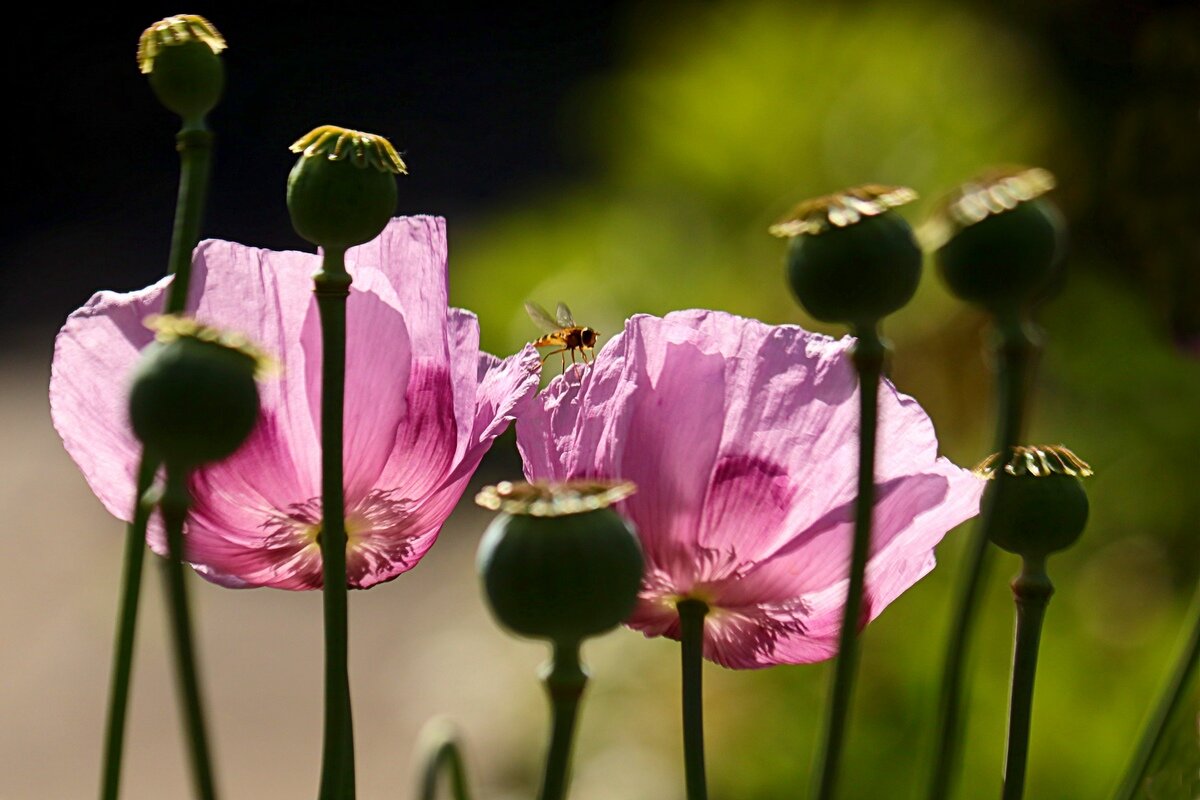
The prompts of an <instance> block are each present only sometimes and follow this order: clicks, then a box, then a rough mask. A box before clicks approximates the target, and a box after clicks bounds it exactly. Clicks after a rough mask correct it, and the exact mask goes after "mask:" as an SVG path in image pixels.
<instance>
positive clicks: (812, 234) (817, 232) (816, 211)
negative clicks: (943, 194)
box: [771, 186, 921, 325]
mask: <svg viewBox="0 0 1200 800" xmlns="http://www.w3.org/2000/svg"><path fill="white" fill-rule="evenodd" d="M916 196H917V194H916V192H914V191H913V190H912V189H907V188H904V187H893V186H860V187H857V188H854V189H847V190H846V191H844V192H839V193H837V194H831V195H828V196H826V197H818V198H816V199H813V200H806V201H804V202H803V203H801V204H800V205H798V206H796V207H795V208H794V209H792V211H791V212H790V213H789V214H788V215H787V216H786V217H784V218H783V219H782V220H780V221H779V222H777V223H776V224H775V225H772V226H771V233H772V234H774V235H776V236H780V237H784V238H789V239H791V243H790V244H789V246H788V253H787V275H788V283H789V284H790V285H791V287H792V292H794V293H795V295H796V299H798V300H799V301H800V304H801V305H802V306H804V309H805V310H806V311H808V313H810V314H812V315H813V316H814V317H816V318H817V319H819V320H821V321H823V322H844V323H847V324H851V325H857V324H873V323H875V322H878V321H879V320H880V319H882V318H883V317H886V316H887V315H888V314H891V313H892V312H893V311H896V310H898V309H900V308H902V307H903V306H904V304H905V303H907V302H908V301H909V300H911V299H912V296H913V293H914V292H916V290H917V284H918V283H919V282H920V280H921V250H920V248H919V247H917V242H916V239H915V238H914V237H913V232H912V228H910V227H909V225H908V223H907V222H906V221H905V220H904V218H903V217H900V216H899V215H897V214H893V213H891V212H890V209H892V208H895V207H896V206H899V205H903V204H904V203H908V202H910V201H912V200H914V199H915V198H916Z"/></svg>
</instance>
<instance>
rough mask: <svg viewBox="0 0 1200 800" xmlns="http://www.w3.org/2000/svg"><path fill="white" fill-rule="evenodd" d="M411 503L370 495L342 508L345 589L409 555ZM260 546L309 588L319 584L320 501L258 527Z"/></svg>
mask: <svg viewBox="0 0 1200 800" xmlns="http://www.w3.org/2000/svg"><path fill="white" fill-rule="evenodd" d="M411 516H412V501H411V500H409V499H407V498H402V497H397V496H396V493H395V490H390V491H385V490H381V489H376V490H373V491H372V492H370V493H369V494H367V495H366V496H364V497H363V498H361V499H360V500H358V501H356V502H354V503H352V504H351V505H349V506H348V507H347V508H346V517H345V520H346V522H345V524H346V572H347V577H348V578H349V580H350V582H351V585H357V583H358V579H359V578H361V577H362V576H363V575H365V574H367V573H370V572H371V571H372V570H374V569H377V568H378V567H379V566H380V565H381V564H383V563H384V562H387V563H393V562H394V561H395V560H398V559H400V558H403V557H404V555H405V554H406V553H407V552H408V550H409V541H408V538H409V537H408V528H409V525H408V523H409V521H410V518H411ZM259 527H260V528H261V529H262V530H263V531H264V532H265V533H266V536H265V538H264V540H263V546H264V547H265V548H266V549H268V550H271V551H272V552H274V553H276V554H277V555H276V559H277V560H278V561H280V562H290V563H291V565H292V566H293V568H294V570H295V571H296V572H297V573H302V574H303V575H304V577H305V579H306V580H307V581H308V582H309V583H310V584H311V585H313V586H319V585H320V580H321V559H320V547H321V498H320V497H310V498H309V499H307V500H304V501H302V502H299V503H293V504H291V505H289V506H288V507H287V508H285V509H281V510H277V511H275V512H273V513H271V514H270V515H269V516H268V517H267V519H266V521H264V522H263V523H262V524H261V525H260V526H259Z"/></svg>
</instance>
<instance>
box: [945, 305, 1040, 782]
mask: <svg viewBox="0 0 1200 800" xmlns="http://www.w3.org/2000/svg"><path fill="white" fill-rule="evenodd" d="M1038 339H1039V336H1038V332H1037V330H1036V329H1035V328H1034V327H1033V326H1032V324H1031V323H1029V322H1028V321H1027V320H1025V319H1023V318H1021V317H1020V316H1018V315H1007V316H1004V317H1002V318H1000V319H998V320H997V321H996V333H995V339H994V344H993V352H994V354H995V370H996V395H997V403H996V449H995V452H996V453H1000V454H1002V455H1001V457H1002V458H1004V457H1005V456H1004V455H1003V454H1006V453H1009V452H1010V451H1011V450H1012V449H1013V448H1014V447H1016V446H1017V445H1018V444H1020V442H1021V437H1022V435H1023V430H1024V424H1025V405H1026V403H1027V402H1028V398H1029V388H1030V381H1031V377H1032V371H1033V370H1032V367H1033V361H1034V359H1035V358H1036V356H1037V353H1038V350H1039V344H1038ZM1004 479H1006V476H1005V475H1004V473H1003V470H1001V471H1000V472H999V473H998V474H997V477H996V480H1004ZM992 496H993V495H991V494H989V495H988V497H989V498H990V497H992ZM992 518H993V515H992V511H991V503H990V502H985V503H984V504H983V507H982V508H980V518H979V522H978V524H976V525H975V527H974V529H973V530H972V532H971V536H970V538H969V539H968V541H967V551H966V555H965V561H966V563H965V565H964V568H963V573H962V578H961V582H960V583H959V587H958V592H957V602H955V603H954V605H953V608H954V617H953V619H952V620H951V623H950V637H949V639H948V640H947V644H946V654H945V657H944V660H943V665H942V681H941V690H940V691H941V693H940V696H939V698H938V717H937V727H936V731H937V732H936V741H935V750H934V762H933V771H932V774H931V777H930V782H929V794H928V797H929V800H945V798H947V797H950V794H951V792H950V789H951V784H952V782H953V777H954V774H955V771H956V769H957V767H958V753H959V747H960V745H961V744H962V740H963V738H964V736H963V720H962V706H963V701H964V690H963V673H964V672H965V667H966V657H967V650H968V646H969V644H970V641H971V633H972V631H973V629H974V626H975V618H976V617H977V615H978V613H979V601H980V595H981V592H982V589H983V584H984V581H985V579H986V576H987V574H988V572H989V567H990V564H991V552H992V551H991V545H990V539H989V532H990V526H991V525H992Z"/></svg>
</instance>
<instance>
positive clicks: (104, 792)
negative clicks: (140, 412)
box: [100, 453, 156, 800]
mask: <svg viewBox="0 0 1200 800" xmlns="http://www.w3.org/2000/svg"><path fill="white" fill-rule="evenodd" d="M155 464H156V462H155V461H154V460H153V459H151V458H147V457H146V454H145V453H143V454H142V459H141V461H140V463H139V465H138V472H137V484H136V488H135V489H134V498H135V499H134V506H133V521H132V522H130V523H129V524H128V525H127V526H126V527H125V566H124V568H123V572H122V574H121V600H120V609H119V610H118V612H117V632H116V636H115V637H114V639H113V660H112V682H111V684H110V686H109V692H108V724H107V726H106V728H105V730H106V733H105V738H104V763H103V768H102V769H103V773H102V776H101V779H100V797H101V800H116V798H117V795H118V794H119V793H120V786H121V761H122V757H123V755H124V751H125V715H126V711H127V710H128V708H129V684H130V682H131V680H132V678H133V645H134V639H135V634H136V633H137V614H138V601H139V599H140V597H141V593H142V592H141V588H142V565H143V563H144V562H145V560H146V525H147V523H148V522H149V520H150V512H151V510H152V508H153V506H152V504H150V503H148V502H146V500H145V499H144V495H145V494H146V493H147V492H148V491H149V490H150V486H151V485H152V484H153V483H154V472H155V470H156V467H155Z"/></svg>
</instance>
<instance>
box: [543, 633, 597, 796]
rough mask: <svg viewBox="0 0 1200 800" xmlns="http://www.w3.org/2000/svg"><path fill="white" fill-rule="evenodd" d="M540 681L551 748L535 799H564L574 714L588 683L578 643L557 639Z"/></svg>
mask: <svg viewBox="0 0 1200 800" xmlns="http://www.w3.org/2000/svg"><path fill="white" fill-rule="evenodd" d="M542 680H543V682H545V684H546V692H547V694H549V695H550V712H551V716H552V717H553V723H552V730H551V733H550V747H549V748H548V750H547V751H546V768H545V771H544V772H543V774H542V790H541V792H540V793H539V794H538V800H563V798H565V797H566V796H567V773H568V772H569V771H570V765H571V742H572V741H573V739H574V738H575V717H576V716H577V714H578V712H579V700H580V698H581V697H582V696H583V689H584V686H585V685H586V684H587V672H586V671H585V670H584V669H583V666H582V665H581V664H580V663H579V643H578V642H573V643H570V644H563V643H558V642H556V643H555V644H554V652H553V654H552V655H551V656H550V663H549V664H547V665H546V666H545V667H543V669H542Z"/></svg>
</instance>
